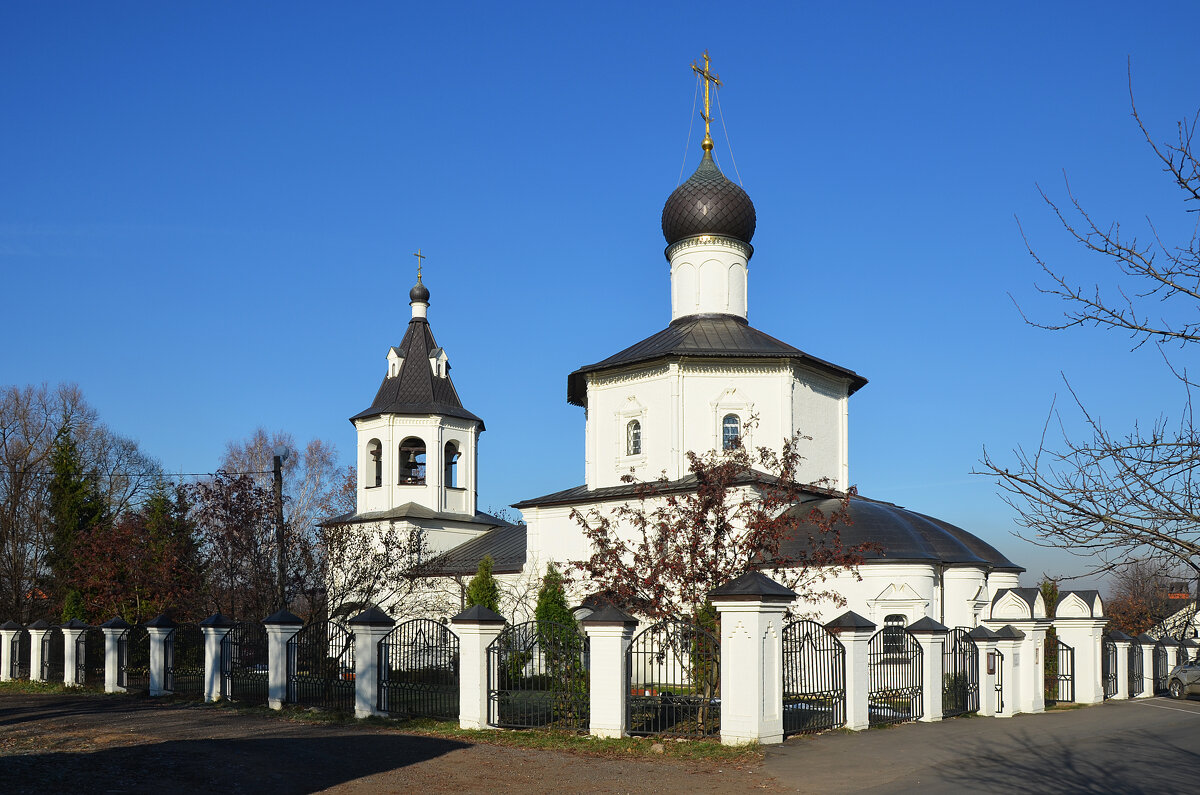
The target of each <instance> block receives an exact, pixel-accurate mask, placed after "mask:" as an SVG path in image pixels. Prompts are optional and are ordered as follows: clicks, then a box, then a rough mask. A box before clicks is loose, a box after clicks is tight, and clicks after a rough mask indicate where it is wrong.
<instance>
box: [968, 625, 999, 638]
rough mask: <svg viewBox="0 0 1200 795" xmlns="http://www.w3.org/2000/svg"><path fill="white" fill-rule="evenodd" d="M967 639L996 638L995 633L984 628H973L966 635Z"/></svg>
mask: <svg viewBox="0 0 1200 795" xmlns="http://www.w3.org/2000/svg"><path fill="white" fill-rule="evenodd" d="M967 637H968V638H971V639H972V640H992V639H994V638H995V637H996V633H995V632H992V631H991V630H990V629H988V628H987V627H984V626H978V627H975V629H973V630H971V631H970V632H968V633H967Z"/></svg>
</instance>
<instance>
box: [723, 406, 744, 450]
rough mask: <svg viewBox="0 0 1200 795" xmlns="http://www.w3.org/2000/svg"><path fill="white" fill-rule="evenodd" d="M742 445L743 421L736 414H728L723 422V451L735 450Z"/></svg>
mask: <svg viewBox="0 0 1200 795" xmlns="http://www.w3.org/2000/svg"><path fill="white" fill-rule="evenodd" d="M741 444H742V421H741V420H740V419H738V415H736V414H726V415H725V419H723V420H721V449H722V450H734V449H736V448H738V447H740V446H741Z"/></svg>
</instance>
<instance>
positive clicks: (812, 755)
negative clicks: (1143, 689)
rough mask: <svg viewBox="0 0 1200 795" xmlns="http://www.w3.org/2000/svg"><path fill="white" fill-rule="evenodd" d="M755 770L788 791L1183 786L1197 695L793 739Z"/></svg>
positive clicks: (1194, 743)
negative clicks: (1183, 699) (763, 767)
mask: <svg viewBox="0 0 1200 795" xmlns="http://www.w3.org/2000/svg"><path fill="white" fill-rule="evenodd" d="M764 772H765V773H767V774H768V775H770V776H773V777H774V778H775V783H776V784H778V785H780V786H781V787H782V788H784V789H786V790H789V791H796V792H822V793H835V792H889V793H893V792H918V791H919V792H921V793H939V792H947V793H948V792H954V793H961V792H1005V793H1013V792H1039V793H1040V792H1047V793H1089V792H1096V793H1101V792H1102V793H1114V792H1120V793H1141V792H1145V793H1191V792H1196V791H1198V790H1200V699H1196V698H1193V699H1191V700H1188V701H1172V700H1170V699H1167V698H1148V699H1137V700H1134V701H1120V702H1107V703H1104V704H1099V705H1096V706H1092V707H1085V708H1080V709H1075V710H1063V711H1057V710H1055V711H1051V712H1048V713H1046V714H1042V715H1017V716H1016V717H1013V718H957V719H954V720H949V721H943V722H939V723H911V724H905V725H902V726H896V727H894V728H890V729H873V730H870V731H866V732H854V733H850V732H845V733H842V732H838V733H829V734H824V735H819V736H816V737H797V738H792V739H789V740H788V741H787V742H786V743H784V744H783V745H781V746H774V747H770V748H768V749H767V758H766V764H765V770H764Z"/></svg>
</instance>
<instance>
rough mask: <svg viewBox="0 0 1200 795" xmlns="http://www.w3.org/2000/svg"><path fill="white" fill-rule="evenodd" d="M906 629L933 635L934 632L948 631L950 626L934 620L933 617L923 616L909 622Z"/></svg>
mask: <svg viewBox="0 0 1200 795" xmlns="http://www.w3.org/2000/svg"><path fill="white" fill-rule="evenodd" d="M906 629H908V631H909V632H913V633H919V634H926V635H934V634H938V633H946V632H949V631H950V628H949V627H948V626H946V625H945V624H943V623H941V622H940V621H935V620H934V619H932V618H930V617H929V616H925V617H924V618H920V619H917V620H916V621H914V622H913V623H911V624H909V625H908V627H906Z"/></svg>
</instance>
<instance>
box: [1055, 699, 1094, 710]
mask: <svg viewBox="0 0 1200 795" xmlns="http://www.w3.org/2000/svg"><path fill="white" fill-rule="evenodd" d="M1086 706H1088V705H1087V704H1076V703H1075V702H1074V701H1060V702H1059V703H1057V704H1055V705H1053V706H1050V707H1046V711H1047V712H1066V711H1068V710H1072V709H1083V708H1084V707H1086Z"/></svg>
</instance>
